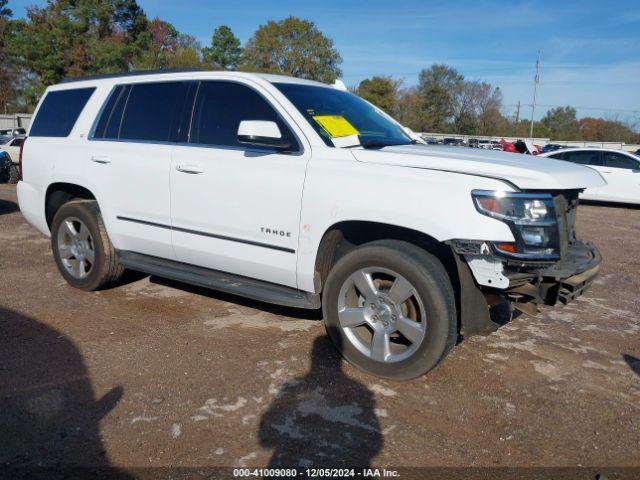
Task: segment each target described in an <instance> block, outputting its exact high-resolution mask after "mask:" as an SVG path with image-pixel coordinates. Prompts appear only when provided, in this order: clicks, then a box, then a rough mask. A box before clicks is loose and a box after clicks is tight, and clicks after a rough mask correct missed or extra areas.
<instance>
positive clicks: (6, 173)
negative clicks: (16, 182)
mask: <svg viewBox="0 0 640 480" xmlns="http://www.w3.org/2000/svg"><path fill="white" fill-rule="evenodd" d="M12 166H13V162H12V161H11V159H10V158H9V155H7V152H5V151H1V150H0V183H9V177H10V174H11V173H10V171H11V167H12Z"/></svg>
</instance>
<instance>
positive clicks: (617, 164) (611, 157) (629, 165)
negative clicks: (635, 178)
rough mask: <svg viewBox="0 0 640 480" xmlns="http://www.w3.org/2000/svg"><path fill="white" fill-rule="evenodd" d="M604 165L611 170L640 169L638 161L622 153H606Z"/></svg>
mask: <svg viewBox="0 0 640 480" xmlns="http://www.w3.org/2000/svg"><path fill="white" fill-rule="evenodd" d="M604 165H605V167H610V168H625V169H627V170H635V169H637V168H638V161H637V160H634V159H633V158H631V157H628V156H627V155H624V154H622V153H615V152H604Z"/></svg>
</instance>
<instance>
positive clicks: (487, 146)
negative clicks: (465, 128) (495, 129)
mask: <svg viewBox="0 0 640 480" xmlns="http://www.w3.org/2000/svg"><path fill="white" fill-rule="evenodd" d="M478 148H482V149H484V150H493V144H492V143H491V140H478Z"/></svg>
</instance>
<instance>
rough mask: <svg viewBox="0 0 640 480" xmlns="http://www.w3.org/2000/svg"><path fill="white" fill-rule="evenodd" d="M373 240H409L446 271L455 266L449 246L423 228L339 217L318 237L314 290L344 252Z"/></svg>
mask: <svg viewBox="0 0 640 480" xmlns="http://www.w3.org/2000/svg"><path fill="white" fill-rule="evenodd" d="M376 240H400V241H405V242H407V243H411V244H413V245H416V246H418V247H420V248H422V249H424V250H426V251H428V252H429V253H431V254H432V255H434V256H436V257H437V258H438V260H440V262H442V264H443V265H444V267H445V268H446V269H447V272H449V267H448V266H451V267H452V268H454V269H455V260H454V257H453V252H452V251H451V248H450V247H449V246H448V245H446V244H444V243H442V242H440V241H438V240H436V239H435V238H434V237H432V236H430V235H428V234H426V233H424V232H420V231H418V230H414V229H411V228H407V227H402V226H399V225H394V224H390V223H383V222H373V221H364V220H347V221H340V222H337V223H334V224H333V225H331V226H330V227H329V228H327V229H326V230H325V232H324V234H323V235H322V239H321V240H320V244H319V246H318V250H317V252H316V260H315V270H314V284H315V288H316V292H318V293H319V292H321V291H322V287H323V284H324V281H325V280H326V278H327V276H328V274H329V271H330V270H331V267H332V266H333V265H334V264H335V263H336V262H337V261H338V260H339V259H340V258H341V257H342V256H343V255H344V254H346V253H347V252H349V251H350V250H352V249H353V248H355V247H357V246H359V245H363V244H365V243H368V242H373V241H376ZM452 283H453V281H452Z"/></svg>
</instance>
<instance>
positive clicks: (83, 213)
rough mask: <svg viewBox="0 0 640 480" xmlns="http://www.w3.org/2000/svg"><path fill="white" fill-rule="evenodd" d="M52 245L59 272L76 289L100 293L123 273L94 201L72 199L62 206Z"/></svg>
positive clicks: (56, 216)
mask: <svg viewBox="0 0 640 480" xmlns="http://www.w3.org/2000/svg"><path fill="white" fill-rule="evenodd" d="M51 245H52V248H53V256H54V258H55V261H56V264H57V266H58V269H59V270H60V273H61V274H62V276H63V277H64V279H65V280H66V281H67V283H69V285H71V286H73V287H75V288H79V289H81V290H85V291H93V290H100V289H103V288H106V287H108V286H111V285H114V284H116V283H117V282H118V281H119V280H120V279H121V277H122V275H123V274H124V271H125V269H124V267H122V266H121V265H120V264H119V263H118V259H117V256H116V251H115V249H114V247H113V245H112V244H111V241H110V240H109V236H108V235H107V231H106V229H105V227H104V223H103V221H102V215H101V213H100V208H99V207H98V202H96V201H95V200H73V201H70V202H67V203H65V204H64V205H62V207H60V209H59V210H58V211H57V212H56V214H55V216H54V217H53V222H52V224H51Z"/></svg>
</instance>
